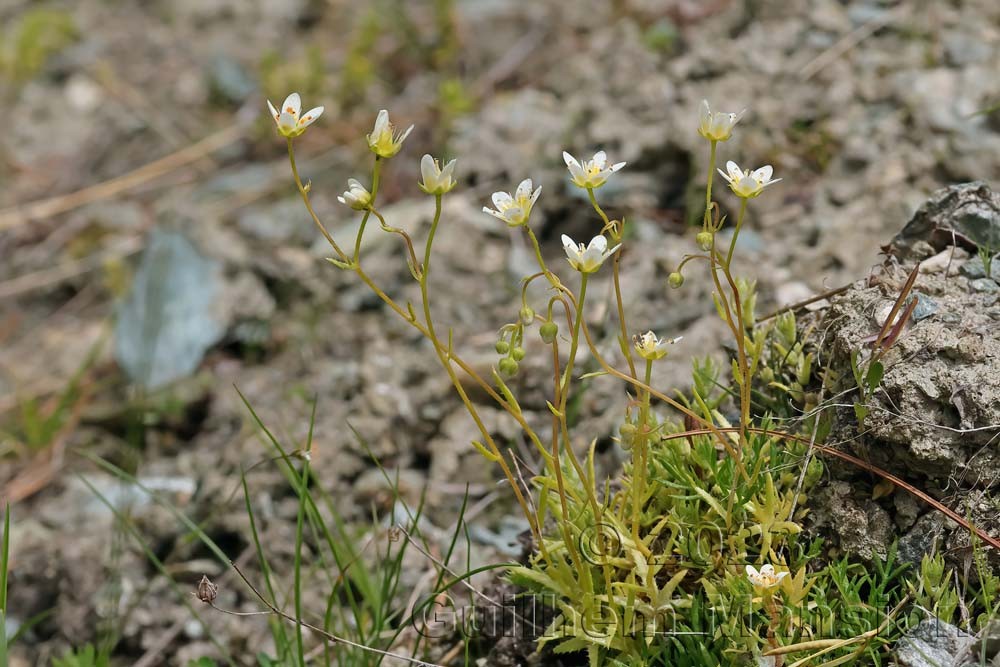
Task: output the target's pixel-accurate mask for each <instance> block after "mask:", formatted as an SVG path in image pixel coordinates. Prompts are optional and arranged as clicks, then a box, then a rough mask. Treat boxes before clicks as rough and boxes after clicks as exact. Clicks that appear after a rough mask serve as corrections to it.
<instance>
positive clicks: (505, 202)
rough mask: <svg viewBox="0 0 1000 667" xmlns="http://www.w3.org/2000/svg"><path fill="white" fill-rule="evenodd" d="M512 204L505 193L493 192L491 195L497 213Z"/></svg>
mask: <svg viewBox="0 0 1000 667" xmlns="http://www.w3.org/2000/svg"><path fill="white" fill-rule="evenodd" d="M513 203H514V199H513V198H512V197H511V196H510V195H509V194H508V193H506V192H494V193H493V205H494V206H496V208H497V210H498V211H503V210H504V209H505V208H508V207H509V206H510V205H511V204H513Z"/></svg>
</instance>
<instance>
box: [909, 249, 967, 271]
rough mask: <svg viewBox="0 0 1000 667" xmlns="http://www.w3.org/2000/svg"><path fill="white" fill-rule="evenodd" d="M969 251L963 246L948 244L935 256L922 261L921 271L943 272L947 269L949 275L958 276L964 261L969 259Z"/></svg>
mask: <svg viewBox="0 0 1000 667" xmlns="http://www.w3.org/2000/svg"><path fill="white" fill-rule="evenodd" d="M968 257H969V253H967V252H966V251H965V250H963V249H962V248H956V247H955V246H948V247H947V248H945V249H944V250H942V251H941V252H939V253H937V254H936V255H934V256H933V257H929V258H927V259H925V260H924V261H922V262H921V263H920V273H941V272H943V271H947V272H948V275H949V276H957V275H958V272H959V270H960V267H961V266H964V264H963V262H964V261H965V260H966V259H968Z"/></svg>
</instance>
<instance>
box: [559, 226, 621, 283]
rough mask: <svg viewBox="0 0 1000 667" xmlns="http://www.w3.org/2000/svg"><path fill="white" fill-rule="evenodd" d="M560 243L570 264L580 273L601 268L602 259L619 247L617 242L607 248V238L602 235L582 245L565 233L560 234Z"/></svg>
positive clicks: (592, 271)
mask: <svg viewBox="0 0 1000 667" xmlns="http://www.w3.org/2000/svg"><path fill="white" fill-rule="evenodd" d="M562 244H563V250H565V251H566V259H568V260H569V264H570V266H572V267H573V268H574V269H576V270H577V271H580V272H581V273H594V272H595V271H597V270H598V269H599V268H601V264H603V263H604V260H606V259H607V258H608V257H610V256H611V255H612V254H613V253H614V252H615V250H618V248H620V247H621V244H618V245H616V246H615V247H614V248H611V249H610V250H608V240H607V239H606V238H604V237H603V236H595V237H594V238H593V239H591V241H590V245H588V246H586V247H584V245H583V244H582V243H580V244H577V243H576V242H575V241H574V240H573V239H571V238H570V237H568V236H566V235H565V234H563V235H562Z"/></svg>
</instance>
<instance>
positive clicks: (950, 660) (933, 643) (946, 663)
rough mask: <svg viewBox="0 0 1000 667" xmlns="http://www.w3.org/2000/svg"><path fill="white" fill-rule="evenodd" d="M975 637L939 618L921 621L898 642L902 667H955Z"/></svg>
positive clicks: (897, 657)
mask: <svg viewBox="0 0 1000 667" xmlns="http://www.w3.org/2000/svg"><path fill="white" fill-rule="evenodd" d="M971 642H972V636H971V635H969V634H967V633H965V632H962V631H961V630H959V629H958V628H956V627H955V626H954V625H951V624H950V623H945V622H944V621H941V620H939V619H936V618H935V619H929V620H926V621H922V622H921V623H920V624H919V625H917V627H915V628H913V629H912V630H910V631H909V632H907V633H906V635H904V636H903V638H902V639H900V640H899V641H897V642H896V648H895V654H896V662H897V664H898V665H899V666H900V667H952V666H953V665H955V661H954V660H955V656H956V655H958V654H959V653H961V652H962V651H964V650H965V649H966V648H967V647H968V645H969V644H970V643H971Z"/></svg>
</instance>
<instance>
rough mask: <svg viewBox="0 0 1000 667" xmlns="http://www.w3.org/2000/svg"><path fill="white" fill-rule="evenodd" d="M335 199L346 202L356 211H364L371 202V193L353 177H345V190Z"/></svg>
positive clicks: (342, 202)
mask: <svg viewBox="0 0 1000 667" xmlns="http://www.w3.org/2000/svg"><path fill="white" fill-rule="evenodd" d="M337 201H339V202H340V203H341V204H346V205H347V206H350V207H351V208H353V209H354V210H356V211H364V210H365V209H367V208H368V207H369V206H371V203H372V193H370V192H368V190H366V189H365V186H363V185H361V183H360V182H359V181H358V180H356V179H353V178H349V179H347V192H345V193H344V194H342V195H341V196H339V197H337Z"/></svg>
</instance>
